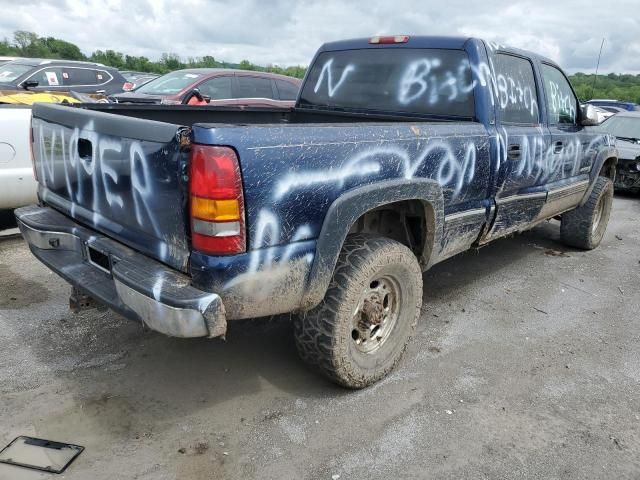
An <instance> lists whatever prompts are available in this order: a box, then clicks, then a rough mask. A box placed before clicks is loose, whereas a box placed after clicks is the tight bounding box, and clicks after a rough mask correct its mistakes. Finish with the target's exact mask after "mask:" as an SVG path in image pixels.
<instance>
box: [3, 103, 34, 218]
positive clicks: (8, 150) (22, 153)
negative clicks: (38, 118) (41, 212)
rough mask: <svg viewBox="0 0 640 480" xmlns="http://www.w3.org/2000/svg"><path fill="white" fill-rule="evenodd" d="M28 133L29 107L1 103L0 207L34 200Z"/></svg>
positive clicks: (13, 205)
mask: <svg viewBox="0 0 640 480" xmlns="http://www.w3.org/2000/svg"><path fill="white" fill-rule="evenodd" d="M30 132H31V107H30V106H21V105H2V106H0V210H5V209H13V208H17V207H21V206H24V205H29V204H32V203H36V202H37V195H36V191H37V183H36V180H35V178H34V176H33V167H32V165H31V151H30V145H29V143H30Z"/></svg>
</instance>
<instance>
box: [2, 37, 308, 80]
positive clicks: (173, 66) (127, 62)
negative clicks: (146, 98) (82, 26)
mask: <svg viewBox="0 0 640 480" xmlns="http://www.w3.org/2000/svg"><path fill="white" fill-rule="evenodd" d="M0 56H7V57H29V58H48V59H64V60H79V61H89V62H97V63H102V64H104V65H108V66H110V67H115V68H117V69H119V70H135V71H137V72H150V73H159V74H163V73H168V72H171V71H173V70H180V69H182V68H203V67H204V68H239V69H242V70H257V71H263V72H272V73H279V74H281V75H288V76H290V77H296V78H302V77H303V76H304V74H305V71H306V67H303V66H291V67H280V66H278V65H267V66H261V65H255V64H253V63H251V62H249V61H248V60H242V61H241V62H240V63H230V62H224V61H219V60H216V59H215V58H214V57H212V56H209V55H207V56H204V57H188V58H186V59H183V58H181V57H180V56H179V55H177V54H175V53H163V54H162V55H161V56H160V58H159V59H158V60H156V61H152V60H150V59H149V58H147V57H144V56H135V55H127V54H125V53H122V52H117V51H115V50H96V51H95V52H93V53H92V54H91V55H89V56H87V55H85V54H84V53H82V51H81V50H80V48H79V47H78V46H77V45H74V44H73V43H71V42H67V41H66V40H61V39H58V38H54V37H40V36H38V35H37V34H35V33H33V32H25V31H16V32H14V34H13V39H8V38H5V39H3V40H0Z"/></svg>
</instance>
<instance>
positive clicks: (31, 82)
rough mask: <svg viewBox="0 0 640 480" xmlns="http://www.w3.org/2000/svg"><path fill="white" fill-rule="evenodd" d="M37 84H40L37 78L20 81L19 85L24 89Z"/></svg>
mask: <svg viewBox="0 0 640 480" xmlns="http://www.w3.org/2000/svg"><path fill="white" fill-rule="evenodd" d="M38 85H40V83H39V82H38V81H37V80H26V81H24V82H22V85H21V87H22V88H24V89H25V90H29V89H30V88H35V87H37V86H38Z"/></svg>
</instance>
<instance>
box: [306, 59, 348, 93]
mask: <svg viewBox="0 0 640 480" xmlns="http://www.w3.org/2000/svg"><path fill="white" fill-rule="evenodd" d="M332 65H333V58H331V59H329V60H328V61H327V62H326V63H325V64H324V65H323V67H322V70H321V71H320V76H319V77H318V81H317V83H316V86H315V88H314V89H313V91H314V92H315V93H318V91H319V90H320V87H321V86H322V82H323V81H324V79H325V77H326V79H327V94H328V95H329V97H333V96H334V95H335V94H336V92H337V91H338V89H339V88H340V86H342V84H343V82H344V81H345V80H346V79H347V75H349V74H350V73H351V72H353V71H354V70H355V69H356V67H355V66H353V65H351V64H349V65H347V66H346V67H344V70H342V74H341V75H340V79H339V80H338V82H337V83H335V84H334V83H333V74H332V70H331V69H332Z"/></svg>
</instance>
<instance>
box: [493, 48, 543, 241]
mask: <svg viewBox="0 0 640 480" xmlns="http://www.w3.org/2000/svg"><path fill="white" fill-rule="evenodd" d="M493 69H494V76H495V83H494V85H495V92H494V93H495V97H496V98H495V100H494V101H495V103H496V107H497V108H496V114H497V130H498V152H497V154H498V157H499V162H500V166H499V168H498V172H497V178H496V187H497V190H496V192H495V198H496V218H495V221H494V224H493V226H492V229H491V231H490V232H489V234H488V236H489V238H494V237H499V236H502V235H506V234H508V233H511V232H514V231H518V230H521V229H523V228H525V227H526V226H527V225H529V224H530V223H531V222H533V221H534V220H535V219H536V217H537V216H538V214H539V212H540V210H541V209H542V206H543V205H544V202H545V197H546V191H545V186H544V184H545V182H546V178H545V175H544V170H545V166H544V164H543V162H542V161H541V160H542V159H543V158H544V155H545V154H546V152H547V150H548V148H549V142H550V134H549V130H548V129H547V127H546V126H545V125H544V124H543V123H542V115H541V107H540V106H541V105H542V104H541V103H540V98H541V97H542V96H541V88H539V85H538V83H539V82H538V81H537V80H536V75H535V70H534V66H533V63H532V61H531V60H530V59H528V58H526V57H522V56H518V55H515V54H512V53H507V52H498V53H496V54H495V55H494V56H493Z"/></svg>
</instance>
